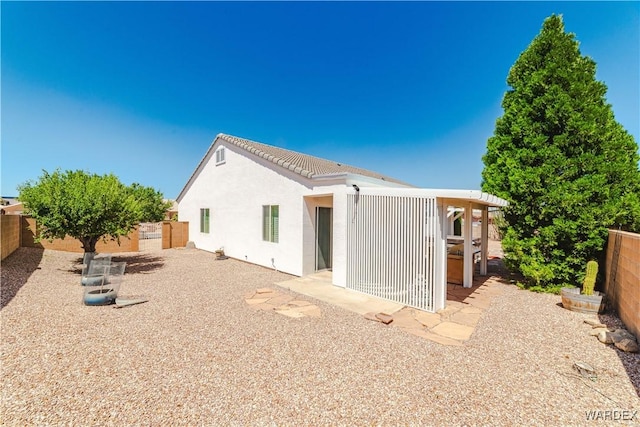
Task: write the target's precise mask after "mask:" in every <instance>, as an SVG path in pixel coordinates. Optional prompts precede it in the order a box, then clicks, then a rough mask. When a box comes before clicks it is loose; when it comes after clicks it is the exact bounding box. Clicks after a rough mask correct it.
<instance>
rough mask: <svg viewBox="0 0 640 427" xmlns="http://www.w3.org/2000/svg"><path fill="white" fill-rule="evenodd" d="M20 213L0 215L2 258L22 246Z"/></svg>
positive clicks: (0, 249)
mask: <svg viewBox="0 0 640 427" xmlns="http://www.w3.org/2000/svg"><path fill="white" fill-rule="evenodd" d="M20 218H21V217H20V215H0V252H1V253H2V256H1V258H0V259H5V258H6V257H8V256H9V255H11V254H12V253H13V251H15V250H16V249H18V248H19V247H20Z"/></svg>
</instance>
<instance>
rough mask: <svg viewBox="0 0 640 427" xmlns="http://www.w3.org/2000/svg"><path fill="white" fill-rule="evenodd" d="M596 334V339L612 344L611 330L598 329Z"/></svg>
mask: <svg viewBox="0 0 640 427" xmlns="http://www.w3.org/2000/svg"><path fill="white" fill-rule="evenodd" d="M597 336H598V341H600V342H601V343H602V344H613V332H609V331H608V330H604V331H600V332H599V333H598V335H597Z"/></svg>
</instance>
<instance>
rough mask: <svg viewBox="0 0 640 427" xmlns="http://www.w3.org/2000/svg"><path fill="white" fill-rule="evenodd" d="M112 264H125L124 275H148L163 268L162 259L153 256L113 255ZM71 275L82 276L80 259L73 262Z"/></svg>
mask: <svg viewBox="0 0 640 427" xmlns="http://www.w3.org/2000/svg"><path fill="white" fill-rule="evenodd" d="M111 261H112V262H126V263H127V267H126V268H125V274H148V273H153V272H155V271H156V270H159V269H161V268H162V267H163V266H164V258H163V257H161V256H158V255H154V254H132V255H121V254H118V255H114V256H112V258H111ZM69 271H70V272H71V273H76V274H82V257H80V258H77V259H76V260H75V263H74V266H73V269H72V270H69Z"/></svg>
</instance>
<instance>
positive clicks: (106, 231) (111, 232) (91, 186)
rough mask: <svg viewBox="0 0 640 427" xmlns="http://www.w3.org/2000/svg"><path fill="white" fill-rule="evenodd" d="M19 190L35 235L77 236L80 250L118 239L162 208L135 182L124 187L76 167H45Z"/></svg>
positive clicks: (155, 196)
mask: <svg viewBox="0 0 640 427" xmlns="http://www.w3.org/2000/svg"><path fill="white" fill-rule="evenodd" d="M18 190H19V197H18V198H19V199H20V200H21V201H22V202H23V203H24V206H25V211H26V213H27V214H29V215H31V216H33V217H34V218H35V219H36V221H37V223H38V230H37V231H36V233H37V234H36V237H37V238H38V239H55V238H60V239H62V238H64V237H65V236H67V235H68V236H71V237H73V238H75V239H78V240H80V242H81V243H82V248H83V249H84V251H85V252H95V250H96V243H97V242H98V241H99V240H100V239H103V240H106V239H107V238H108V239H111V240H118V241H119V238H120V237H121V236H126V235H127V234H129V232H130V231H131V230H133V229H134V228H135V226H136V225H137V224H138V223H139V222H140V221H141V220H145V219H148V218H149V215H151V214H153V215H155V214H156V212H157V210H158V209H160V208H161V207H163V206H164V204H163V202H162V195H159V193H157V192H155V190H153V191H151V189H148V188H145V187H142V186H140V185H138V184H136V185H134V186H131V187H127V186H125V185H124V184H122V183H121V182H120V180H119V179H118V178H117V177H116V176H115V175H113V174H109V175H96V174H90V173H87V172H84V171H81V170H78V171H66V172H64V173H63V172H61V171H59V170H56V171H55V172H53V173H48V172H47V171H44V172H43V175H42V176H41V177H40V178H39V180H38V181H37V182H31V181H30V182H27V183H25V184H22V185H21V186H20V187H19V188H18ZM154 203H157V206H153V204H154ZM153 218H154V219H155V218H157V216H155V217H153Z"/></svg>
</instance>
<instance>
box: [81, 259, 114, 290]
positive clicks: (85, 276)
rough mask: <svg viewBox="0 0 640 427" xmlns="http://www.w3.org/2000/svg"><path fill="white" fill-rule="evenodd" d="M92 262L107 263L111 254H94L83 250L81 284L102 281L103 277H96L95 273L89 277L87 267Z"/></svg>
mask: <svg viewBox="0 0 640 427" xmlns="http://www.w3.org/2000/svg"><path fill="white" fill-rule="evenodd" d="M92 263H96V265H97V264H103V265H104V264H106V265H109V264H110V263H111V254H100V255H97V256H96V253H95V252H85V254H84V257H83V260H82V279H81V280H80V284H81V285H82V286H93V285H98V284H100V283H101V282H102V281H103V278H100V277H97V275H96V274H95V273H94V276H93V277H92V278H91V279H89V277H88V275H89V267H90V266H91V264H92ZM103 270H104V268H103Z"/></svg>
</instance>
